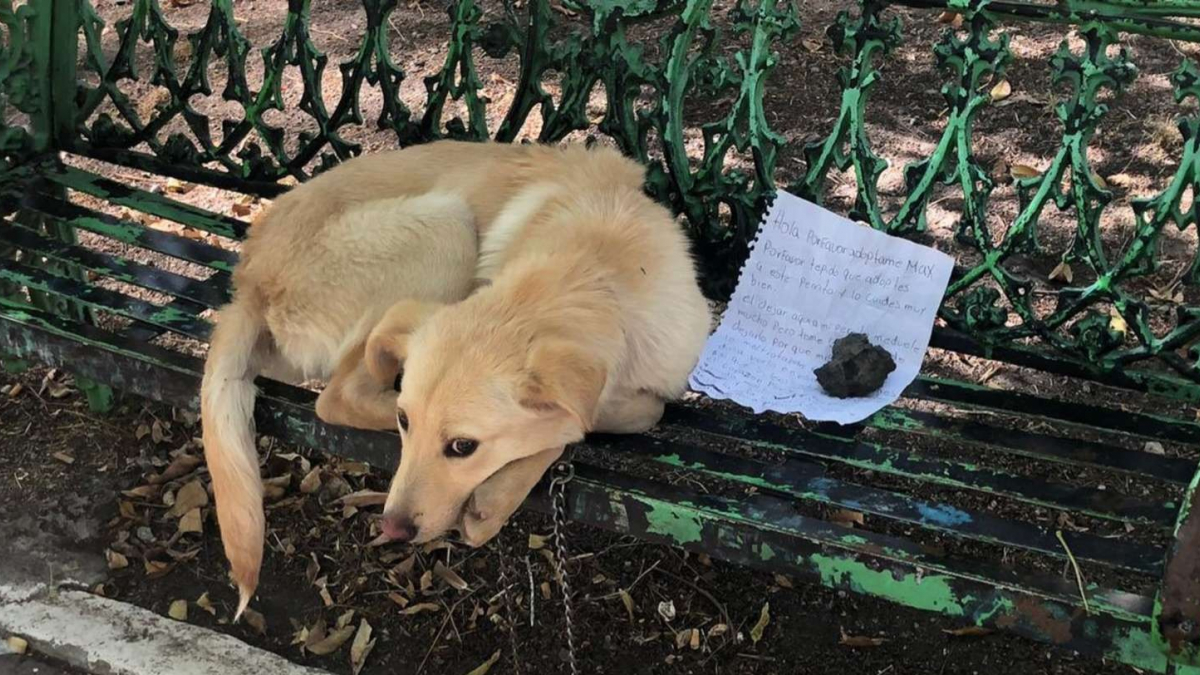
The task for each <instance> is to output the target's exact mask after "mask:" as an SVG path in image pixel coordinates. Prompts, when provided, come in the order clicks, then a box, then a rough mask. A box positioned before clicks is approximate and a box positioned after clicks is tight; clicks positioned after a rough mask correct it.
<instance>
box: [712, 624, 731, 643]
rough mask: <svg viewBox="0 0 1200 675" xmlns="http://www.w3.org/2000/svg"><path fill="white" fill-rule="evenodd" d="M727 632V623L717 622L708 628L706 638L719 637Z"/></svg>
mask: <svg viewBox="0 0 1200 675" xmlns="http://www.w3.org/2000/svg"><path fill="white" fill-rule="evenodd" d="M728 632H729V624H724V623H719V624H717V625H715V626H713V627H712V628H709V629H708V639H709V640H711V639H713V638H718V637H721V636H722V635H724V634H726V633H728Z"/></svg>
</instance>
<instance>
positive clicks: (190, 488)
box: [170, 479, 208, 518]
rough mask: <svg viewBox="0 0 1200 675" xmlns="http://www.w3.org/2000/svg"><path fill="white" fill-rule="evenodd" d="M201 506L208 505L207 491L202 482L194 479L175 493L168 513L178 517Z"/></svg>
mask: <svg viewBox="0 0 1200 675" xmlns="http://www.w3.org/2000/svg"><path fill="white" fill-rule="evenodd" d="M201 506H208V491H207V490H205V489H204V483H203V482H202V481H200V480H199V479H196V480H194V481H192V482H190V483H188V484H187V485H184V486H183V487H181V488H179V492H177V493H175V505H174V506H172V507H171V511H170V514H171V515H172V516H174V517H176V518H178V517H180V516H182V515H184V514H186V513H187V512H188V511H191V510H192V509H197V508H200V507H201Z"/></svg>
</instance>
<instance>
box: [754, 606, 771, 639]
mask: <svg viewBox="0 0 1200 675" xmlns="http://www.w3.org/2000/svg"><path fill="white" fill-rule="evenodd" d="M769 623H771V603H769V602H764V603H763V607H762V611H761V612H759V614H758V623H756V624H754V627H753V628H751V629H750V640H751V642H753V643H754V644H758V641H759V640H761V639H762V638H763V631H765V630H767V624H769Z"/></svg>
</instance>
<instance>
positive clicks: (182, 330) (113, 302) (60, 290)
mask: <svg viewBox="0 0 1200 675" xmlns="http://www.w3.org/2000/svg"><path fill="white" fill-rule="evenodd" d="M0 279H3V280H5V281H10V282H12V283H15V284H17V285H20V286H28V287H29V288H34V289H37V290H39V291H44V292H47V293H52V294H54V295H59V296H62V297H64V298H68V299H70V300H74V301H76V302H78V303H80V304H83V305H87V306H88V307H91V308H93V309H98V310H102V311H105V312H109V313H112V314H116V315H118V316H123V317H126V318H130V319H134V320H136V321H142V322H144V323H148V324H151V325H154V326H158V327H160V328H164V329H166V330H169V331H171V332H173V333H179V334H180V335H183V336H185V337H189V338H193V339H196V340H202V341H206V340H208V336H209V333H210V332H211V331H212V325H211V324H209V323H208V322H207V321H205V320H203V319H200V318H198V317H197V315H198V314H199V313H200V312H201V311H203V308H202V307H201V306H199V305H193V306H191V307H189V310H190V311H188V312H182V311H178V310H173V309H170V308H167V307H161V306H159V305H155V304H153V303H149V302H146V301H144V300H138V299H137V298H131V297H129V296H128V295H125V294H123V293H118V292H116V291H111V290H108V289H107V288H101V287H99V286H92V285H90V284H86V283H83V282H80V281H76V280H74V279H68V278H66V277H58V276H54V275H51V274H47V273H46V272H43V271H42V270H39V269H37V268H33V267H28V266H25V265H22V264H20V263H17V262H15V261H12V260H3V259H0Z"/></svg>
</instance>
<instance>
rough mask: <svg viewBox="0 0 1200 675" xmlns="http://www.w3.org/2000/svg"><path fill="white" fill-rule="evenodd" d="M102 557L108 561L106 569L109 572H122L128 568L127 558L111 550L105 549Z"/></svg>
mask: <svg viewBox="0 0 1200 675" xmlns="http://www.w3.org/2000/svg"><path fill="white" fill-rule="evenodd" d="M104 557H105V558H106V559H107V560H108V569H110V570H123V569H125V568H126V567H129V558H126V557H125V556H124V555H123V554H121V553H117V552H116V551H114V550H112V549H111V548H110V549H105V551H104Z"/></svg>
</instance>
